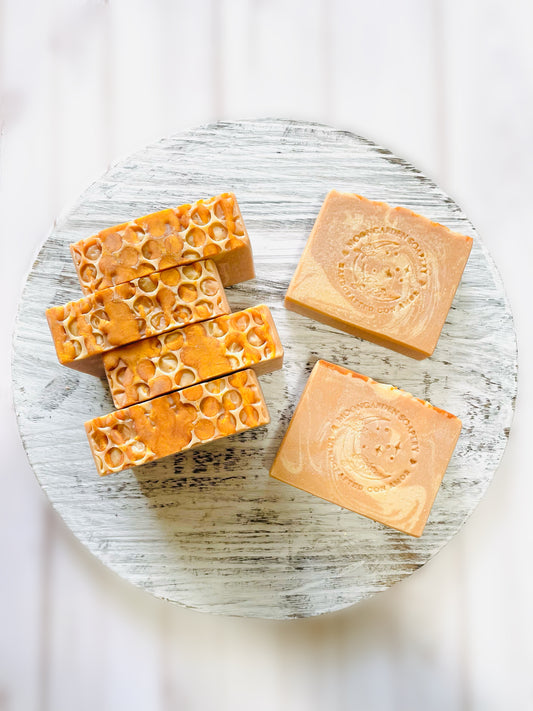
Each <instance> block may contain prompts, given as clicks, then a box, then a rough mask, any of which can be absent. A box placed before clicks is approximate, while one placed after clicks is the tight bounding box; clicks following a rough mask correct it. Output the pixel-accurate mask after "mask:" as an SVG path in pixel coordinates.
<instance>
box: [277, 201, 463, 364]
mask: <svg viewBox="0 0 533 711" xmlns="http://www.w3.org/2000/svg"><path fill="white" fill-rule="evenodd" d="M471 247H472V238H471V237H468V236H465V235H461V234H458V233H456V232H452V231H451V230H449V229H448V228H447V227H444V226H443V225H440V224H437V223H436V222H431V221H430V220H428V219H427V218H425V217H422V216H420V215H417V214H416V213H414V212H411V211H410V210H407V209H406V208H403V207H395V208H392V207H390V206H389V205H387V204H385V203H383V202H372V201H371V200H367V199H365V198H363V197H360V196H359V195H352V194H345V193H339V192H337V191H335V190H333V191H331V192H330V193H329V194H328V196H327V197H326V200H325V201H324V204H323V205H322V208H321V210H320V213H319V215H318V218H317V220H316V222H315V225H314V227H313V230H312V232H311V235H310V237H309V239H308V241H307V244H306V246H305V249H304V252H303V254H302V257H301V259H300V262H299V264H298V267H297V269H296V272H295V274H294V276H293V278H292V281H291V283H290V286H289V289H288V291H287V294H286V297H285V306H286V307H287V308H288V309H290V310H292V311H296V312H298V313H300V314H303V315H305V316H309V317H310V318H314V319H316V320H317V321H321V322H323V323H326V324H328V325H330V326H333V327H335V328H339V329H341V330H344V331H346V332H348V333H351V334H353V335H356V336H360V337H361V338H365V339H367V340H370V341H373V342H375V343H379V344H380V345H385V346H387V347H389V348H392V349H394V350H397V351H399V352H401V353H403V354H405V355H409V356H411V357H414V358H418V359H420V358H425V357H427V356H429V355H431V354H432V353H433V350H434V349H435V346H436V344H437V341H438V338H439V335H440V332H441V330H442V327H443V325H444V322H445V320H446V315H447V314H448V311H449V308H450V306H451V303H452V300H453V297H454V295H455V292H456V290H457V287H458V285H459V281H460V280H461V276H462V273H463V270H464V267H465V265H466V262H467V260H468V256H469V254H470V249H471Z"/></svg>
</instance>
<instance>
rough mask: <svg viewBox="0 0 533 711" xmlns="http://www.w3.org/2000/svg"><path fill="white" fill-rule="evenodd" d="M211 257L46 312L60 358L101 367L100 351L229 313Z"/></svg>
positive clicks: (81, 365)
mask: <svg viewBox="0 0 533 711" xmlns="http://www.w3.org/2000/svg"><path fill="white" fill-rule="evenodd" d="M229 310H230V309H229V306H228V302H227V300H226V296H225V293H224V288H223V286H222V284H221V281H220V278H219V275H218V273H217V268H216V266H215V264H214V262H213V261H211V260H210V259H208V260H205V261H202V262H196V263H194V264H188V265H186V266H183V267H175V268H174V269H166V270H165V271H162V272H156V273H154V274H149V275H148V276H144V277H141V278H140V279H135V280H134V281H131V282H127V283H125V284H119V285H118V286H115V287H112V288H110V289H104V290H103V291H98V292H96V294H91V295H90V296H86V297H84V298H82V299H80V300H78V301H72V302H70V303H68V304H66V305H65V306H54V307H52V308H50V309H48V310H47V312H46V317H47V319H48V324H49V326H50V330H51V332H52V336H53V339H54V344H55V347H56V351H57V356H58V358H59V361H60V362H61V363H62V364H64V365H68V366H70V367H72V368H76V369H77V370H83V371H85V372H88V373H96V374H98V373H100V372H101V371H102V365H101V362H100V361H101V358H100V355H101V354H102V353H104V352H106V351H109V350H111V349H112V348H116V347H117V346H121V345H124V344H126V343H131V342H133V341H137V340H139V339H140V338H146V337H149V336H153V335H155V334H157V333H162V332H164V331H168V330H170V329H172V328H176V327H177V326H183V325H185V324H187V323H194V322H196V321H202V320H205V319H209V318H213V317H214V316H217V315H220V314H225V313H228V312H229Z"/></svg>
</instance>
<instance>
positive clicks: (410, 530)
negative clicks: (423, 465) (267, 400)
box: [269, 359, 462, 538]
mask: <svg viewBox="0 0 533 711" xmlns="http://www.w3.org/2000/svg"><path fill="white" fill-rule="evenodd" d="M324 370H332V371H335V372H337V373H339V374H340V375H343V376H346V377H350V378H354V379H359V380H362V381H363V382H365V383H368V384H369V385H370V386H372V387H373V388H376V389H378V390H383V391H385V392H386V391H392V392H397V393H398V394H399V395H401V396H405V397H406V398H408V399H411V400H413V401H415V402H417V403H419V404H420V405H422V406H424V407H427V408H429V409H431V410H433V411H435V413H437V414H438V415H439V416H442V417H445V418H446V419H447V420H449V421H450V422H453V423H454V429H455V432H453V433H452V435H451V436H449V440H448V446H447V449H448V453H447V455H445V457H444V460H443V467H442V472H441V474H440V477H439V478H438V480H437V478H435V479H434V481H433V483H434V486H433V487H432V490H431V495H430V497H429V498H428V499H427V500H426V502H425V504H424V508H423V511H424V515H423V516H422V517H421V518H419V520H418V522H417V524H416V525H415V526H412V527H404V528H402V527H400V526H398V525H393V524H392V523H391V522H385V521H380V520H379V519H377V518H375V517H374V516H373V515H372V514H370V513H365V512H364V511H359V510H357V509H356V508H352V507H350V506H348V505H347V504H345V503H342V502H341V501H340V500H339V499H336V498H335V497H330V496H326V495H324V493H318V492H317V491H316V490H315V491H313V486H312V485H311V486H304V485H301V484H298V483H295V482H294V481H288V478H289V477H287V476H286V475H285V476H284V475H283V471H277V470H278V469H282V470H284V467H283V466H282V465H281V464H280V460H281V457H282V455H283V450H284V446H285V444H286V442H287V441H288V439H289V437H290V434H291V430H292V427H293V424H294V422H295V421H297V420H298V417H299V416H300V415H301V413H302V411H303V410H304V409H305V406H306V402H305V400H306V398H307V397H308V394H309V392H310V391H311V390H312V389H313V386H314V381H315V380H317V379H319V378H320V377H321V371H322V372H323V371H324ZM461 429H462V422H461V420H460V418H459V417H457V416H456V415H454V414H452V413H450V412H448V411H447V410H443V409H442V408H439V407H436V406H435V405H432V404H431V403H429V402H428V401H427V400H423V399H422V398H418V397H416V396H414V395H412V394H411V393H410V392H408V391H406V390H402V389H401V388H397V387H395V386H394V385H389V384H385V383H380V382H378V381H376V380H373V379H372V378H370V377H368V376H366V375H362V374H360V373H357V372H356V371H354V370H350V369H349V368H345V367H343V366H340V365H337V364H335V363H331V362H329V361H326V360H322V359H320V360H318V361H317V362H316V363H315V365H314V367H313V370H312V371H311V374H310V376H309V378H308V380H307V383H306V385H305V387H304V390H303V392H302V395H301V397H300V399H299V401H298V403H297V405H296V408H295V410H294V413H293V415H292V417H291V420H290V422H289V426H288V428H287V431H286V432H285V435H284V437H283V439H282V441H281V444H280V446H279V448H278V451H277V452H276V456H275V457H274V461H273V462H272V465H271V467H270V471H269V475H270V476H271V477H272V478H273V479H276V480H277V481H280V482H282V483H284V484H288V485H289V486H293V487H295V488H296V489H299V490H300V491H303V492H305V493H306V494H310V495H312V496H317V497H318V498H321V499H324V500H325V501H329V502H330V503H332V504H334V505H335V506H340V507H341V508H344V509H346V510H348V511H351V512H353V513H356V514H358V515H360V516H364V517H365V518H367V519H369V520H371V521H374V522H376V523H378V524H380V525H383V526H386V527H388V528H392V529H394V530H397V531H400V532H401V533H404V534H406V535H409V536H413V537H414V538H420V536H421V535H422V533H423V532H424V529H425V526H426V523H427V520H428V518H429V515H430V512H431V509H432V507H433V504H434V501H435V498H436V496H437V494H438V491H439V489H440V485H441V483H442V479H443V477H444V475H445V473H446V470H447V468H448V465H449V463H450V460H451V458H452V455H453V452H454V450H455V447H456V445H457V442H458V439H459V436H460V433H461ZM319 488H320V487H319ZM426 493H427V491H426ZM352 506H354V504H352Z"/></svg>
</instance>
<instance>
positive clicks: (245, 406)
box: [85, 370, 270, 476]
mask: <svg viewBox="0 0 533 711" xmlns="http://www.w3.org/2000/svg"><path fill="white" fill-rule="evenodd" d="M269 421H270V420H269V416H268V410H267V407H266V404H265V400H264V398H263V393H262V392H261V388H260V386H259V383H258V381H257V377H256V375H255V373H254V372H253V370H242V371H240V372H239V373H234V374H233V375H229V376H226V377H225V378H219V379H217V380H210V381H209V382H207V383H202V384H199V385H193V386H192V387H190V388H185V390H180V391H179V392H174V393H171V394H169V395H162V396H161V397H158V398H155V399H154V400H149V401H148V402H144V403H140V404H138V405H132V407H128V408H125V409H124V410H118V411H117V412H112V413H110V414H109V415H104V416H103V417H96V418H95V419H94V420H90V421H89V422H86V423H85V430H86V432H87V437H88V439H89V444H90V446H91V451H92V454H93V457H94V461H95V463H96V468H97V470H98V473H99V474H100V475H101V476H102V475H104V474H111V473H112V472H119V471H121V470H122V469H126V468H128V467H133V466H136V465H138V464H146V463H147V462H153V461H154V460H155V459H159V458H160V457H166V456H168V455H169V454H176V453H178V452H182V451H183V450H185V449H190V448H191V447H197V446H199V445H201V444H205V443H207V442H213V441H214V440H216V439H220V438H221V437H227V436H228V435H232V434H236V433H238V432H243V431H244V430H249V429H252V428H253V427H259V426H260V425H266V424H268V422H269Z"/></svg>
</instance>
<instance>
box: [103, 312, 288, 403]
mask: <svg viewBox="0 0 533 711" xmlns="http://www.w3.org/2000/svg"><path fill="white" fill-rule="evenodd" d="M280 355H282V348H281V343H280V342H279V338H278V336H277V333H276V331H275V326H274V323H273V321H272V318H271V316H270V312H269V310H268V308H267V307H266V306H255V307H252V308H249V309H246V310H244V311H239V312H237V313H233V314H229V315H227V316H219V317H218V318H216V319H213V320H211V321H204V322H203V323H198V324H194V325H191V326H185V327H184V328H181V329H179V330H177V331H171V332H170V333H166V334H164V335H162V336H156V337H154V338H151V339H148V340H146V341H142V342H139V343H133V344H131V345H130V346H125V347H124V348H118V349H116V350H114V351H113V352H112V353H109V354H107V355H106V356H105V357H104V367H105V370H106V374H107V378H108V382H109V386H110V390H111V394H112V396H113V401H114V403H115V405H116V407H126V406H127V405H132V404H133V403H136V402H142V401H144V400H148V399H149V398H152V397H156V396H158V395H161V394H162V393H165V392H170V391H171V390H176V389H177V388H183V387H186V386H188V385H192V384H193V383H198V382H201V381H202V380H207V379H209V378H213V377H216V376H218V375H223V374H224V373H228V372H231V371H234V370H239V369H240V368H246V367H249V366H250V365H253V364H255V363H259V362H261V361H267V360H269V359H272V358H276V357H278V356H280Z"/></svg>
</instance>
